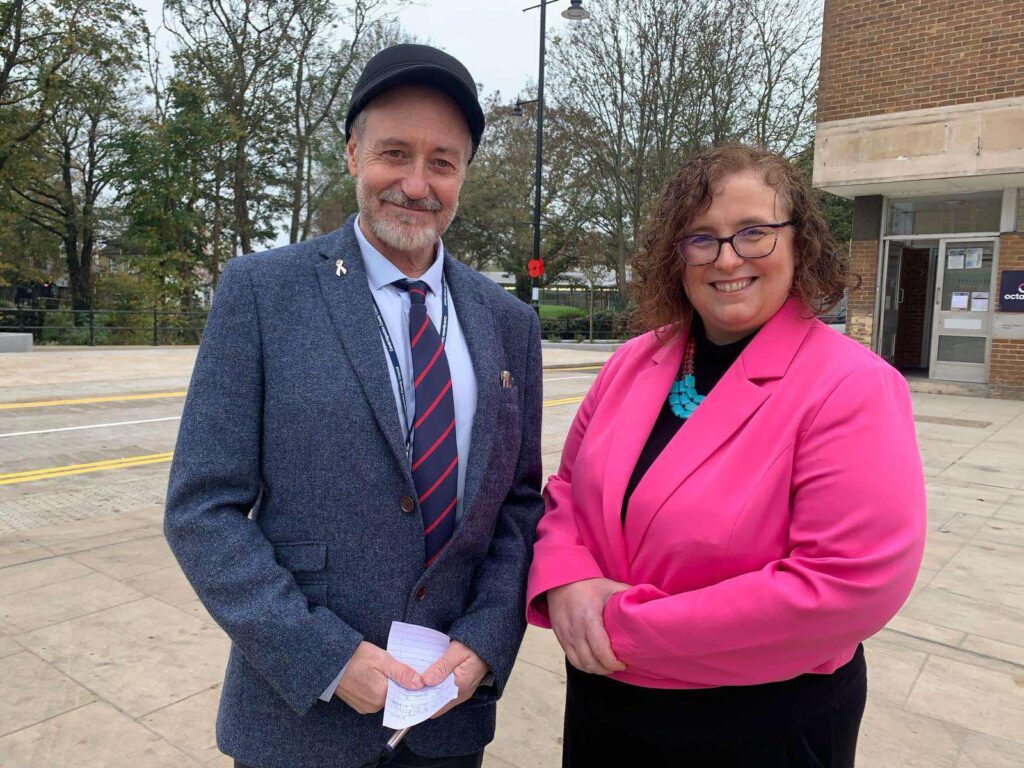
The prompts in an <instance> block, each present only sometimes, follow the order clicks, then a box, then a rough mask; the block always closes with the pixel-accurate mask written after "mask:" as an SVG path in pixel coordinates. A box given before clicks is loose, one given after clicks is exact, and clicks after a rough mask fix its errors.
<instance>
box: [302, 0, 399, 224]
mask: <svg viewBox="0 0 1024 768" xmlns="http://www.w3.org/2000/svg"><path fill="white" fill-rule="evenodd" d="M387 19H388V16H386V15H385V3H384V0H354V2H353V4H352V5H351V6H350V7H349V8H348V9H347V11H346V15H345V16H344V17H342V16H341V15H340V14H339V13H338V11H337V10H336V9H335V6H334V3H333V2H332V0H306V2H303V3H302V4H301V5H300V7H299V9H298V13H296V15H295V19H294V21H293V31H292V34H291V35H290V39H289V44H288V50H289V54H290V55H289V58H290V59H291V60H292V65H291V72H290V78H289V81H290V82H289V90H290V93H289V105H290V112H291V121H290V131H289V136H288V144H289V158H288V169H287V182H286V186H287V189H288V206H289V209H290V213H291V223H290V225H289V231H288V237H289V242H292V243H295V242H298V241H299V240H304V239H306V238H307V237H309V235H310V232H311V230H312V225H313V219H314V217H315V216H316V212H317V209H318V208H319V207H320V205H321V203H322V201H323V198H324V193H325V191H326V189H327V183H328V179H329V178H330V176H329V175H328V179H324V178H322V177H321V178H318V173H317V167H316V166H317V165H318V164H319V162H320V159H321V157H322V156H323V155H324V153H325V152H326V151H328V147H329V146H330V145H331V144H334V143H336V142H338V141H339V140H340V141H341V143H342V144H343V143H344V136H343V133H344V131H343V129H339V126H338V123H339V116H340V115H339V112H342V110H344V109H345V107H346V106H347V102H346V100H345V99H344V98H343V94H346V93H349V92H351V90H352V87H353V86H354V85H355V81H356V77H357V76H358V73H359V71H360V70H361V69H362V66H361V65H362V64H364V63H365V62H366V61H367V60H368V59H369V57H370V56H372V55H373V54H374V53H376V52H377V50H379V49H378V48H376V47H373V48H372V49H371V48H370V47H369V46H368V45H367V43H368V42H373V43H377V42H378V41H379V34H380V32H381V31H382V30H381V27H382V25H383V26H384V27H386V26H387V24H386V21H387ZM343 23H344V25H345V26H347V28H348V30H349V32H350V34H351V38H350V39H348V40H341V41H338V40H336V39H335V38H334V35H333V33H334V31H335V30H336V29H337V28H338V26H339V25H341V24H343ZM342 114H343V113H342ZM342 121H343V118H342Z"/></svg>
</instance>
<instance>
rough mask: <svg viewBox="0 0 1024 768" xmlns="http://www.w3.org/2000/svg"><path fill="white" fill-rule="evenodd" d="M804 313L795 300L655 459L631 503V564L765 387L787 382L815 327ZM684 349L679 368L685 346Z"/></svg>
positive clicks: (759, 401) (761, 396) (627, 530)
mask: <svg viewBox="0 0 1024 768" xmlns="http://www.w3.org/2000/svg"><path fill="white" fill-rule="evenodd" d="M802 311H805V310H804V308H803V304H802V303H801V302H800V301H798V300H796V299H790V300H789V301H788V302H787V303H786V304H784V305H783V306H782V308H781V309H780V310H779V311H778V312H776V313H775V315H773V316H772V318H771V319H770V320H769V321H768V322H767V323H765V325H764V327H763V328H762V329H761V330H760V331H759V332H758V334H757V336H756V337H755V338H754V339H752V340H751V342H750V344H749V345H748V346H747V348H746V349H745V350H744V351H743V353H742V354H741V355H740V357H739V359H738V360H737V361H736V362H735V363H734V364H733V365H732V366H731V367H730V368H729V370H728V371H726V372H725V375H724V376H722V378H721V380H720V381H719V382H718V384H717V385H716V386H715V387H714V388H713V389H712V390H711V392H710V393H708V396H707V398H706V399H705V400H704V402H702V403H701V405H700V407H699V408H697V410H696V411H694V413H693V415H692V416H690V418H689V419H688V420H687V423H686V424H684V425H683V426H682V427H681V428H680V430H679V431H678V432H677V433H676V434H675V436H674V437H673V438H672V440H671V441H670V442H669V444H668V445H667V446H665V450H664V451H662V453H661V455H660V456H658V458H657V459H655V461H654V463H653V464H652V465H651V467H650V468H649V470H648V472H647V474H646V475H644V478H643V480H642V481H641V482H640V484H639V485H638V486H637V488H636V491H635V492H634V494H633V496H632V498H631V499H630V505H629V510H628V513H627V515H626V524H625V530H624V537H625V546H626V551H627V556H628V560H627V562H631V561H632V559H633V558H634V557H635V556H636V553H637V551H638V549H639V548H640V545H641V543H642V542H643V538H644V535H645V534H646V532H647V529H648V528H649V527H650V525H651V522H652V521H653V520H654V517H655V516H656V515H657V514H658V512H659V511H660V510H661V508H662V506H664V504H665V502H666V501H667V500H668V499H669V497H670V496H672V494H673V493H675V492H676V489H678V488H679V486H680V485H682V484H683V483H684V482H685V481H686V479H687V478H688V477H689V476H690V475H691V474H693V472H694V471H695V470H696V469H697V468H698V467H700V465H701V464H703V463H704V462H705V461H707V460H708V458H709V457H710V456H712V455H713V454H714V453H715V451H717V450H718V449H719V448H720V447H721V446H722V445H723V444H724V443H725V442H726V441H727V440H728V439H729V438H730V437H732V435H733V434H734V433H735V432H736V431H737V430H739V429H740V428H741V427H742V426H743V425H744V424H745V423H746V422H747V421H748V420H749V419H750V418H751V417H752V416H753V415H754V414H755V413H756V412H757V411H758V409H759V408H761V406H762V405H763V404H764V403H765V401H766V400H767V399H768V397H769V395H770V391H769V389H767V388H764V387H762V386H761V385H760V383H759V382H761V381H764V380H769V379H778V378H781V377H782V376H783V375H784V374H785V372H786V370H787V369H788V368H789V365H790V363H791V362H792V359H793V356H794V355H795V354H796V351H797V349H798V348H799V347H800V344H802V343H803V339H804V336H805V335H806V333H807V330H808V329H809V328H810V326H811V323H812V322H813V319H812V318H809V317H805V316H803V314H802ZM679 347H680V349H679V351H678V352H677V355H678V356H677V358H676V364H677V366H678V358H679V357H681V347H682V345H681V344H680V345H679ZM667 392H668V387H667V386H666V387H665V388H664V393H667ZM664 393H663V394H664ZM659 406H660V403H659ZM649 431H650V430H649V429H648V433H649ZM637 455H639V452H637ZM633 464H635V460H634V462H633ZM633 464H630V467H632V466H633ZM630 471H632V470H630ZM723 481H725V479H723ZM620 499H621V496H620Z"/></svg>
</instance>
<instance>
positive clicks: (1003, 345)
mask: <svg viewBox="0 0 1024 768" xmlns="http://www.w3.org/2000/svg"><path fill="white" fill-rule="evenodd" d="M1019 226H1020V223H1018V227H1019ZM1009 269H1012V270H1018V269H1019V270H1024V232H1011V233H1007V234H1004V235H1002V236H1000V238H999V273H1000V274H999V275H997V276H996V289H997V290H998V288H999V283H1000V281H1001V275H1002V272H1003V271H1004V270H1009ZM1002 317H1003V318H1006V319H1011V317H1012V319H1013V320H1014V321H1016V322H1018V323H1019V322H1021V321H1022V320H1024V315H1021V314H1017V313H1013V315H1012V316H1011V313H1009V312H1007V313H1005V314H1003V315H1002ZM999 320H1000V313H999V312H998V311H997V313H996V322H995V332H994V334H993V335H994V336H995V337H996V338H993V339H992V358H991V363H990V365H989V376H988V383H989V394H990V395H992V396H993V397H1005V398H1014V399H1022V398H1024V338H998V337H999V336H1000V335H1003V336H1011V335H1016V334H1009V333H1002V334H1001V333H1000V330H999V326H1000V322H999Z"/></svg>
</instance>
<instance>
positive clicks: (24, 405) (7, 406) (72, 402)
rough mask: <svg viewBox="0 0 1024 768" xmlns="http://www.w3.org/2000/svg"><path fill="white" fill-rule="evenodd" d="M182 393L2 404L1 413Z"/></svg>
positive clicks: (181, 395)
mask: <svg viewBox="0 0 1024 768" xmlns="http://www.w3.org/2000/svg"><path fill="white" fill-rule="evenodd" d="M185 394H186V393H185V390H182V391H181V392H149V393H147V394H144V395H108V396H105V397H79V398H75V399H73V400H32V401H29V402H24V403H0V411H11V410H14V409H16V408H49V407H50V406H54V405H85V404H87V403H120V402H123V401H125V400H158V399H160V398H164V397H184V396H185Z"/></svg>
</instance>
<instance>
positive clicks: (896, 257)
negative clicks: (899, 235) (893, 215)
mask: <svg viewBox="0 0 1024 768" xmlns="http://www.w3.org/2000/svg"><path fill="white" fill-rule="evenodd" d="M902 254H903V243H901V242H899V241H896V240H889V241H887V242H886V244H885V272H884V276H883V280H884V282H883V290H884V295H883V297H882V324H881V325H882V329H881V336H880V337H879V340H878V354H879V355H881V356H882V357H884V358H885V359H886V360H888V361H889V362H890V363H891V362H892V361H893V356H894V354H895V352H896V328H897V324H898V322H899V311H900V256H901V255H902Z"/></svg>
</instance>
